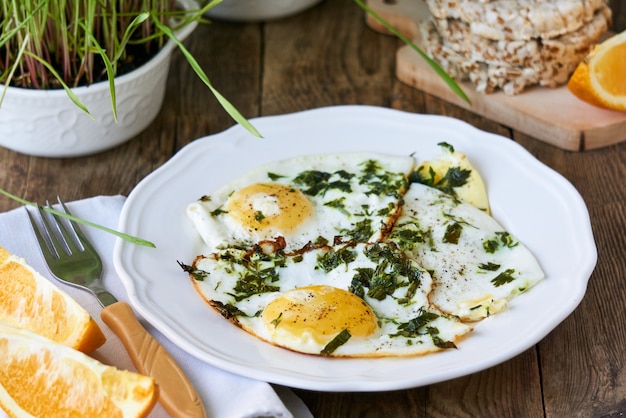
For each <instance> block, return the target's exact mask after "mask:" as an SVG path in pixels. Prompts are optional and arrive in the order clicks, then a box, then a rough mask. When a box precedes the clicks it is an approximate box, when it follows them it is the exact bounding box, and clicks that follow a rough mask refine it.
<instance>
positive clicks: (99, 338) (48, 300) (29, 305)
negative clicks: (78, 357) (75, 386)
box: [0, 247, 105, 353]
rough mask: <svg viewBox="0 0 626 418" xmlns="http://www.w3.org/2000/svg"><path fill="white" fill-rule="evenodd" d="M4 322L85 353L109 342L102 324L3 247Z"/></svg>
mask: <svg viewBox="0 0 626 418" xmlns="http://www.w3.org/2000/svg"><path fill="white" fill-rule="evenodd" d="M0 321H2V322H6V323H8V324H10V325H13V326H16V327H18V328H24V329H27V330H29V331H31V332H34V333H36V334H39V335H43V336H44V337H47V338H49V339H51V340H53V341H56V342H58V343H61V344H65V345H67V346H69V347H72V348H75V349H77V350H80V351H82V352H84V353H89V352H91V351H93V350H95V349H96V348H98V347H100V346H101V345H102V344H104V341H105V337H104V334H103V333H102V330H101V329H100V327H99V326H98V324H97V323H96V322H95V321H94V320H93V318H92V317H91V316H90V315H89V313H88V312H87V311H85V310H84V309H83V308H82V307H81V306H80V305H79V304H78V303H77V302H76V301H75V300H74V299H72V297H71V296H69V295H68V294H67V293H65V292H63V291H62V290H61V289H59V288H58V287H56V286H55V285H54V284H53V283H52V282H50V281H49V280H47V279H46V278H45V277H43V276H42V275H41V274H39V273H37V271H35V270H34V269H33V268H32V267H30V266H29V265H28V264H27V263H26V261H25V260H24V259H23V258H20V257H17V256H15V255H12V254H10V253H9V252H8V251H7V250H6V249H4V248H2V247H0Z"/></svg>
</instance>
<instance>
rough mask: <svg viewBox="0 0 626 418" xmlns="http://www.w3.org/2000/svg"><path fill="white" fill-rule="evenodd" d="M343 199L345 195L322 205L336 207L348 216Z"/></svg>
mask: <svg viewBox="0 0 626 418" xmlns="http://www.w3.org/2000/svg"><path fill="white" fill-rule="evenodd" d="M345 200H346V198H345V197H340V198H339V199H335V200H331V201H329V202H326V203H324V206H328V207H329V208H334V209H338V210H339V211H340V212H342V213H343V214H345V215H348V216H349V215H350V212H348V211H347V210H346V206H345V204H344V202H345Z"/></svg>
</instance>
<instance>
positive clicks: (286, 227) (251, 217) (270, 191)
mask: <svg viewBox="0 0 626 418" xmlns="http://www.w3.org/2000/svg"><path fill="white" fill-rule="evenodd" d="M225 209H226V211H227V212H228V214H229V216H231V217H232V218H234V219H235V220H236V221H237V222H239V224H241V225H244V226H245V227H248V228H251V229H254V230H260V231H262V230H265V229H268V228H274V229H278V230H280V231H283V232H291V231H293V230H294V229H296V228H297V227H298V225H300V224H301V223H302V222H303V221H304V220H306V219H307V218H309V217H310V216H311V214H312V213H313V205H312V204H311V202H310V201H309V199H308V198H307V197H306V196H305V195H304V193H302V191H300V190H298V189H296V188H294V187H291V186H285V185H283V184H276V183H256V184H251V185H249V186H247V187H244V188H241V189H239V190H237V191H236V192H235V193H233V194H232V195H231V196H230V197H229V198H228V201H227V202H226V206H225Z"/></svg>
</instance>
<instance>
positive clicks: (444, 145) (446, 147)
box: [437, 142, 454, 154]
mask: <svg viewBox="0 0 626 418" xmlns="http://www.w3.org/2000/svg"><path fill="white" fill-rule="evenodd" d="M437 145H439V146H440V147H441V148H442V149H444V150H446V151H448V152H449V153H450V154H452V153H453V152H454V147H453V146H452V145H450V144H448V143H447V142H440V143H438V144H437Z"/></svg>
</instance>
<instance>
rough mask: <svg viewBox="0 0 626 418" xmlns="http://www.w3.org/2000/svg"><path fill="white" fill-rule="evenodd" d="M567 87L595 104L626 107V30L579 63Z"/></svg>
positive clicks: (582, 98) (606, 41)
mask: <svg viewBox="0 0 626 418" xmlns="http://www.w3.org/2000/svg"><path fill="white" fill-rule="evenodd" d="M567 88H568V89H569V90H570V91H571V92H572V93H573V94H574V95H575V96H576V97H578V98H579V99H581V100H583V101H585V102H587V103H589V104H592V105H594V106H599V107H603V108H606V109H612V110H622V111H626V31H624V32H622V33H619V34H617V35H613V36H612V37H610V38H608V39H607V40H605V41H604V42H602V43H600V44H598V45H596V47H595V49H594V50H593V51H592V52H591V53H590V54H589V55H588V56H587V57H586V58H585V59H584V60H583V61H582V62H581V63H580V64H579V65H578V67H577V68H576V70H575V71H574V73H573V74H572V76H571V78H570V80H569V82H568V83H567Z"/></svg>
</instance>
